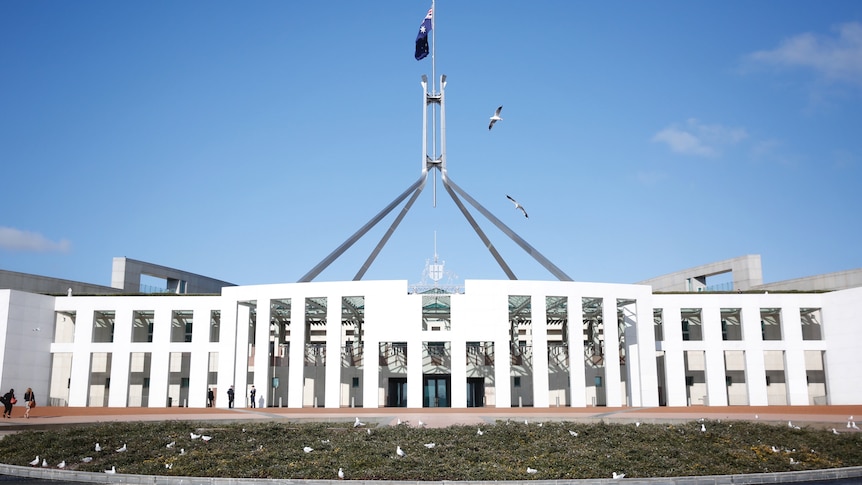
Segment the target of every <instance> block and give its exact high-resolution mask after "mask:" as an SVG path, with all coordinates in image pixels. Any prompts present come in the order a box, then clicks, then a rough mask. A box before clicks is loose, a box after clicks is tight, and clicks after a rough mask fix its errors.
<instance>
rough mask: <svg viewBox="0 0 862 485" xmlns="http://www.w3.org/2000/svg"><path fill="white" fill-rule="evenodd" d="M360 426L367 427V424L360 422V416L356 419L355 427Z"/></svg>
mask: <svg viewBox="0 0 862 485" xmlns="http://www.w3.org/2000/svg"><path fill="white" fill-rule="evenodd" d="M360 426H365V423H363V422H362V421H360V420H359V416H357V417H356V421H354V422H353V427H354V428H358V427H360Z"/></svg>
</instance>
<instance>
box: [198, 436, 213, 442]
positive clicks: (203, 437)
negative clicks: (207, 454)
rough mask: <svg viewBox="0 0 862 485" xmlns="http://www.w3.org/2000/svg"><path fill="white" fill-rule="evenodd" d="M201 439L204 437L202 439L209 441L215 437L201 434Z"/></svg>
mask: <svg viewBox="0 0 862 485" xmlns="http://www.w3.org/2000/svg"><path fill="white" fill-rule="evenodd" d="M201 439H202V440H204V441H209V440H211V439H213V437H212V436H207V435H201Z"/></svg>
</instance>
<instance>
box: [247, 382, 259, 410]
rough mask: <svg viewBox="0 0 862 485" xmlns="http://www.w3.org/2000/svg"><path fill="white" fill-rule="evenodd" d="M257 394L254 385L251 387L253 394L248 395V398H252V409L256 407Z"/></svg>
mask: <svg viewBox="0 0 862 485" xmlns="http://www.w3.org/2000/svg"><path fill="white" fill-rule="evenodd" d="M255 394H257V390H256V389H255V388H254V384H252V385H251V392H249V393H248V397H249V398H251V407H254V406H255V400H254V395H255Z"/></svg>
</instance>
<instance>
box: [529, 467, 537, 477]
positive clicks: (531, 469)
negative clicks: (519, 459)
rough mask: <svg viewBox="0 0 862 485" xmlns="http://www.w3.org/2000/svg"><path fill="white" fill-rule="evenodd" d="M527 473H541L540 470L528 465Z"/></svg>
mask: <svg viewBox="0 0 862 485" xmlns="http://www.w3.org/2000/svg"><path fill="white" fill-rule="evenodd" d="M527 473H529V474H530V475H533V474H536V473H539V470H536V469H535V468H530V467H527Z"/></svg>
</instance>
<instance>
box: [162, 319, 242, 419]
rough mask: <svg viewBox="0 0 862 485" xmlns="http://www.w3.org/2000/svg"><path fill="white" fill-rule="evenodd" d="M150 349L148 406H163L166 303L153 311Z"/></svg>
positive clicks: (168, 346) (167, 343) (165, 396)
mask: <svg viewBox="0 0 862 485" xmlns="http://www.w3.org/2000/svg"><path fill="white" fill-rule="evenodd" d="M152 349H153V351H152V353H151V354H150V395H149V403H150V406H149V407H151V408H164V407H167V405H168V373H169V372H170V360H171V359H170V357H171V351H170V349H171V308H170V306H168V305H165V306H161V307H159V308H156V309H155V310H154V312H153V342H152ZM225 390H227V388H225ZM225 403H227V396H225ZM225 406H227V404H225Z"/></svg>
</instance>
